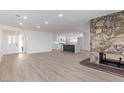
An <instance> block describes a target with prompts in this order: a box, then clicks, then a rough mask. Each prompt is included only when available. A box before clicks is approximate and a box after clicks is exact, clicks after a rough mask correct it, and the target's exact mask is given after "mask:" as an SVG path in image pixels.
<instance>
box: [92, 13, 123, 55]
mask: <svg viewBox="0 0 124 93" xmlns="http://www.w3.org/2000/svg"><path fill="white" fill-rule="evenodd" d="M90 30H91V42H90V43H91V52H111V53H122V52H124V11H121V12H117V13H112V14H109V15H107V16H102V17H98V18H95V19H92V20H91V21H90Z"/></svg>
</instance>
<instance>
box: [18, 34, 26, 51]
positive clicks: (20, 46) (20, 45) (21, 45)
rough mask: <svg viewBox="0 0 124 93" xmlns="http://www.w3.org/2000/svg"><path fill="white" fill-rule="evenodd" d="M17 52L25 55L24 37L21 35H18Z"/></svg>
mask: <svg viewBox="0 0 124 93" xmlns="http://www.w3.org/2000/svg"><path fill="white" fill-rule="evenodd" d="M18 50H19V53H26V37H25V35H23V34H19V35H18Z"/></svg>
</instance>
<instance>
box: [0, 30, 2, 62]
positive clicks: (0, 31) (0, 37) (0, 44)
mask: <svg viewBox="0 0 124 93" xmlns="http://www.w3.org/2000/svg"><path fill="white" fill-rule="evenodd" d="M1 57H2V29H0V61H1Z"/></svg>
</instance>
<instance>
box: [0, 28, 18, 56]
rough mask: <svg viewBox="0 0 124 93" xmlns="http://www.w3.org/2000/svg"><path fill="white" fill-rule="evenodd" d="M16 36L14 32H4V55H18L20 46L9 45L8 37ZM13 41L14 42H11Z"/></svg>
mask: <svg viewBox="0 0 124 93" xmlns="http://www.w3.org/2000/svg"><path fill="white" fill-rule="evenodd" d="M13 35H16V34H15V32H14V31H6V30H4V31H3V40H4V42H3V43H2V50H3V54H11V53H18V46H16V44H13V42H12V44H9V43H8V36H13ZM11 41H12V40H11Z"/></svg>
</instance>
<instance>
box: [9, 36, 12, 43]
mask: <svg viewBox="0 0 124 93" xmlns="http://www.w3.org/2000/svg"><path fill="white" fill-rule="evenodd" d="M8 44H12V37H11V36H8Z"/></svg>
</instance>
